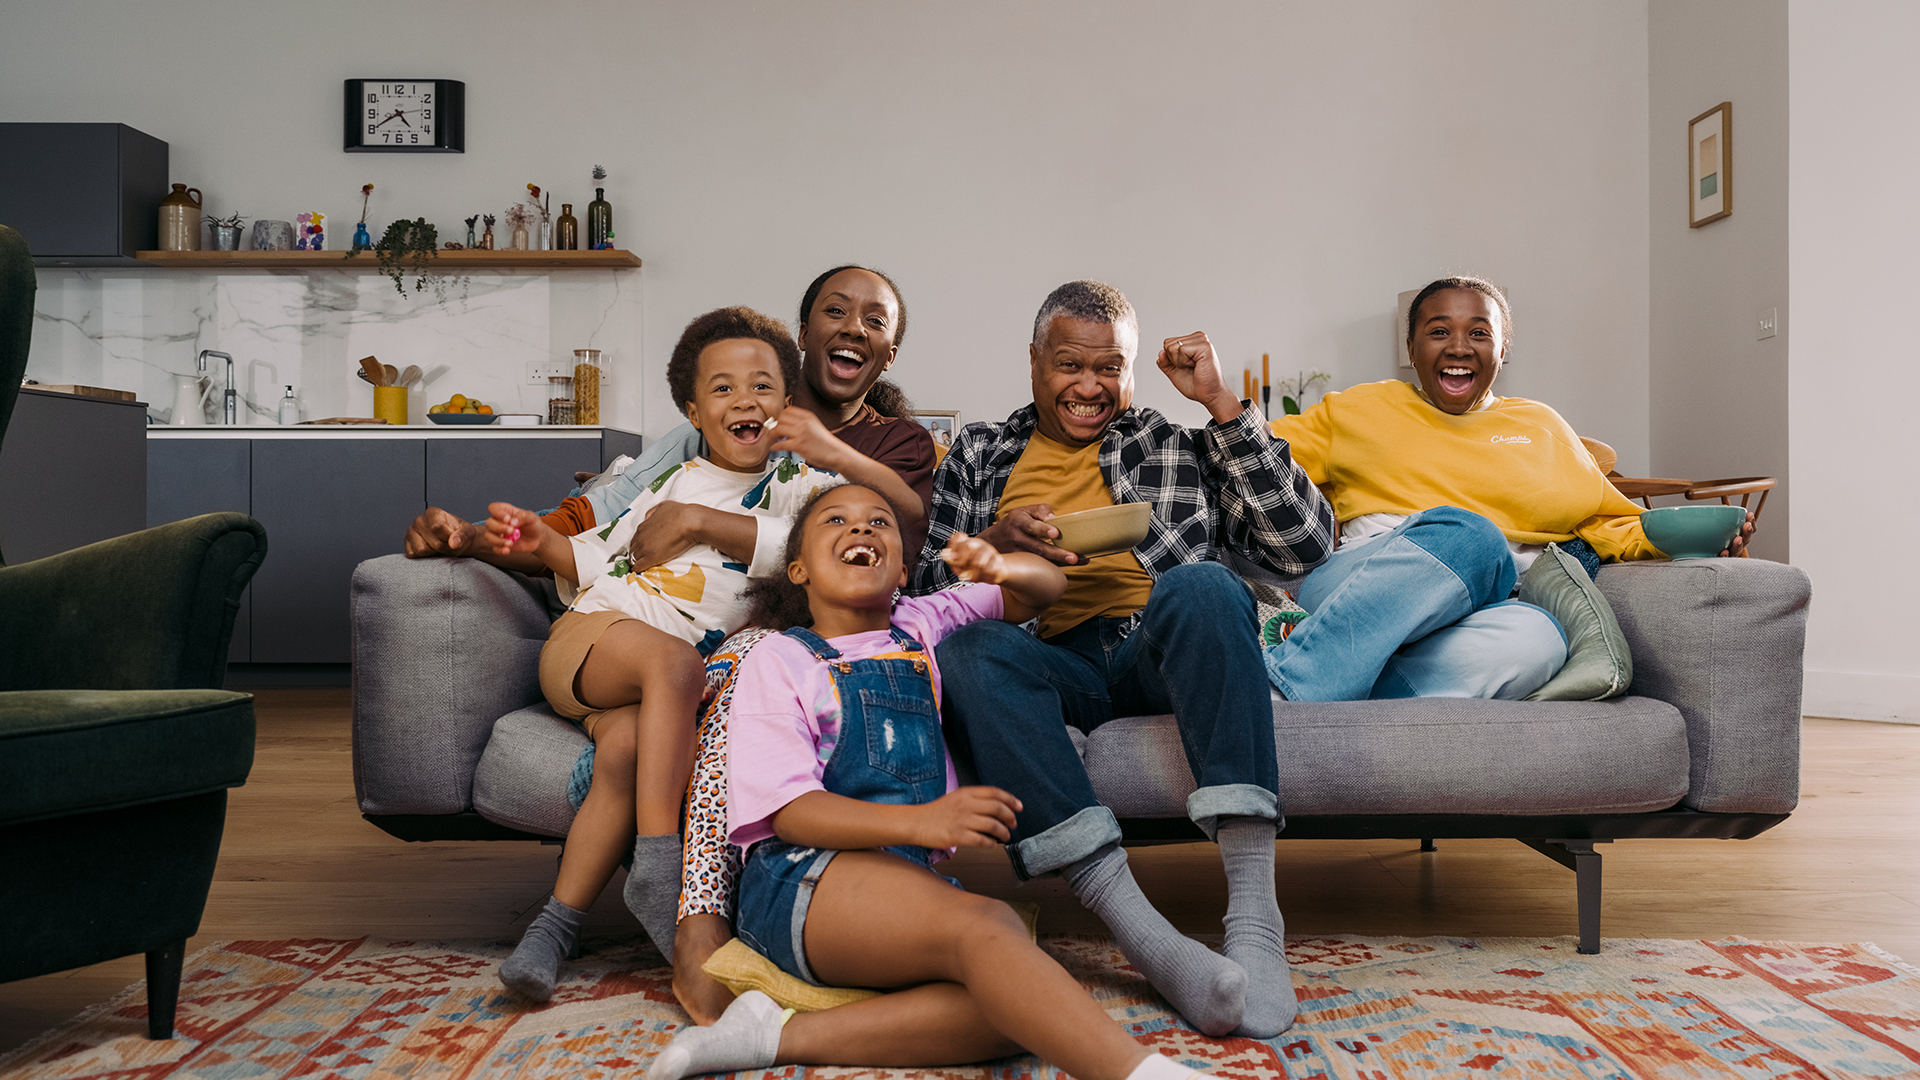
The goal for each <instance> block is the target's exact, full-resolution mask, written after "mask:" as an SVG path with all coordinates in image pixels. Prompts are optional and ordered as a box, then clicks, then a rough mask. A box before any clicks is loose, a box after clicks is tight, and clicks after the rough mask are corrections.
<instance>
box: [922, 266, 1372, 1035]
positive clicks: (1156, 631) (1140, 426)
mask: <svg viewBox="0 0 1920 1080" xmlns="http://www.w3.org/2000/svg"><path fill="white" fill-rule="evenodd" d="M1138 345H1139V326H1138V322H1137V320H1136V318H1135V316H1134V311H1133V306H1132V305H1131V304H1129V303H1128V302H1127V298H1126V297H1125V296H1123V295H1121V293H1120V291H1119V290H1117V289H1115V288H1113V287H1112V286H1109V285H1103V284H1101V283H1099V282H1093V281H1075V282H1069V283H1068V284H1066V285H1063V286H1061V287H1060V288H1058V289H1056V290H1054V292H1053V293H1052V295H1050V296H1048V297H1047V300H1046V302H1045V303H1044V304H1042V305H1041V308H1040V314H1039V317H1038V318H1037V319H1036V320H1035V321H1034V332H1033V343H1032V345H1031V346H1029V349H1028V351H1029V356H1030V360H1031V363H1032V375H1033V404H1031V405H1028V406H1024V407H1022V408H1021V409H1020V410H1018V411H1017V412H1015V413H1014V414H1013V415H1012V416H1010V417H1008V418H1007V420H1006V422H1005V423H1000V424H970V425H968V426H967V428H966V429H965V430H964V431H962V432H961V433H960V436H959V438H958V439H956V440H955V442H954V445H953V449H952V450H951V451H950V452H949V453H948V454H947V457H946V460H945V461H943V462H942V463H941V465H940V468H939V470H938V471H937V472H936V473H935V474H934V480H933V488H934V490H933V512H932V519H931V521H930V523H929V530H928V533H927V543H926V547H925V549H924V550H923V552H922V554H921V557H920V561H919V565H918V567H917V569H916V570H915V571H914V576H913V581H912V587H913V590H914V591H915V592H917V593H926V592H931V591H933V590H935V589H939V588H943V587H945V586H947V585H950V584H952V583H953V582H954V580H955V579H954V576H953V573H952V571H951V570H950V569H948V567H947V565H946V564H945V563H944V562H942V561H940V559H939V557H938V556H939V552H940V551H941V549H942V548H944V547H945V546H946V543H947V540H948V538H949V537H951V536H952V535H953V534H954V533H956V532H964V533H967V534H969V535H976V536H979V537H981V538H982V539H985V540H987V541H989V542H990V543H992V544H993V545H994V546H995V547H997V548H999V549H1000V550H1002V551H1031V552H1034V553H1037V554H1039V555H1041V556H1043V557H1045V558H1047V559H1050V560H1052V561H1053V562H1055V563H1057V564H1059V565H1061V566H1062V567H1064V568H1065V569H1066V573H1067V579H1068V585H1067V592H1066V595H1065V596H1063V597H1062V598H1061V601H1060V602H1059V603H1057V604H1055V605H1054V606H1053V607H1052V608H1050V609H1049V610H1048V611H1047V612H1046V613H1044V614H1043V615H1042V616H1041V618H1040V630H1039V634H1038V635H1037V636H1035V635H1029V634H1027V633H1025V632H1024V631H1022V630H1021V629H1019V628H1018V627H1013V626H1009V625H1007V624H1006V623H1002V622H998V621H983V622H976V623H972V624H969V625H968V626H965V627H963V628H961V629H960V630H959V631H957V632H956V633H954V634H953V635H951V636H950V637H948V638H947V639H946V640H945V641H943V642H942V643H941V644H940V645H939V647H938V649H937V650H936V654H937V658H938V660H939V663H940V670H941V672H942V676H943V678H944V680H945V689H944V692H943V697H944V701H945V717H946V730H947V737H948V741H949V742H950V743H951V744H952V746H953V748H954V752H955V754H956V755H957V756H959V757H960V758H961V760H963V761H970V762H971V764H972V766H973V769H974V771H975V773H976V774H977V775H978V776H979V778H980V781H981V782H982V783H985V784H991V785H993V786H996V787H1000V788H1004V789H1006V790H1008V791H1010V792H1012V793H1013V794H1014V796H1015V797H1016V798H1018V799H1019V800H1020V802H1021V808H1020V812H1019V814H1018V820H1017V823H1016V824H1015V825H1014V826H1013V828H1012V829H1011V830H1010V831H1008V834H1007V836H1006V839H1007V841H1008V843H1007V851H1008V854H1009V855H1010V856H1011V857H1012V860H1013V866H1014V869H1015V871H1016V872H1017V873H1018V874H1019V875H1020V876H1021V877H1022V878H1023V879H1024V878H1029V877H1033V876H1035V875H1039V874H1046V873H1053V872H1059V873H1061V874H1062V875H1063V876H1065V877H1066V879H1067V881H1068V882H1069V884H1070V885H1071V886H1072V888H1073V890H1074V894H1075V895H1076V896H1078V897H1079V898H1080V901H1081V902H1082V903H1083V904H1085V905H1086V906H1087V907H1088V908H1089V909H1090V910H1092V911H1093V912H1094V913H1095V914H1097V915H1099V916H1100V917H1101V919H1102V920H1104V921H1105V922H1106V924H1107V925H1108V927H1110V928H1111V929H1112V930H1113V932H1114V935H1115V937H1116V939H1117V940H1118V943H1119V945H1120V948H1121V949H1122V951H1124V952H1125V953H1126V955H1127V958H1128V959H1129V960H1130V961H1132V962H1133V964H1134V966H1135V967H1136V968H1138V969H1139V970H1140V971H1141V972H1142V973H1143V974H1145V975H1146V976H1147V978H1148V980H1149V981H1150V982H1152V983H1153V985H1154V987H1155V988H1156V989H1158V990H1159V991H1160V992H1161V994H1162V995H1164V996H1165V997H1166V998H1167V1000H1168V1001H1169V1002H1171V1003H1172V1004H1173V1006H1174V1007H1175V1008H1176V1009H1178V1010H1179V1011H1180V1013H1181V1014H1182V1015H1184V1016H1185V1017H1186V1018H1187V1019H1188V1020H1189V1021H1190V1022H1192V1023H1193V1025H1194V1026H1195V1027H1196V1028H1199V1029H1200V1030H1201V1031H1203V1032H1205V1033H1206V1034H1208V1035H1224V1034H1226V1033H1228V1032H1234V1033H1236V1034H1240V1035H1246V1036H1252V1037H1256V1038H1271V1037H1273V1036H1275V1035H1277V1034H1279V1033H1280V1032H1281V1031H1284V1030H1286V1028H1287V1027H1288V1026H1290V1025H1291V1024H1292V1023H1293V1017H1294V1011H1295V1003H1294V995H1293V985H1292V981H1291V978H1290V977H1289V975H1288V972H1287V967H1286V957H1285V952H1284V947H1283V941H1282V936H1283V927H1282V923H1281V917H1280V909H1279V905H1278V903H1277V902H1276V900H1275V896H1274V883H1273V841H1274V835H1275V832H1276V830H1277V828H1278V823H1279V821H1280V804H1279V794H1278V792H1277V790H1276V788H1277V785H1278V783H1279V769H1278V765H1277V763H1276V759H1275V753H1274V740H1273V712H1272V704H1271V699H1270V697H1269V696H1268V689H1267V687H1268V683H1267V678H1266V671H1265V668H1264V667H1263V666H1262V662H1261V656H1260V648H1259V641H1258V639H1257V636H1256V630H1255V618H1254V601H1253V597H1252V595H1251V593H1249V591H1248V589H1247V587H1246V585H1245V584H1244V583H1243V582H1242V581H1241V580H1240V578H1239V577H1238V576H1237V575H1235V574H1234V573H1233V572H1232V571H1231V570H1229V569H1227V568H1226V567H1225V566H1223V565H1222V564H1221V563H1220V562H1219V559H1220V557H1221V554H1222V552H1223V551H1233V552H1235V553H1237V554H1239V555H1241V556H1243V557H1245V558H1247V559H1250V560H1252V561H1253V562H1255V563H1258V564H1260V565H1262V566H1265V567H1267V568H1268V569H1270V570H1273V571H1275V572H1277V573H1280V574H1300V573H1304V572H1306V571H1307V570H1309V569H1312V568H1313V567H1314V566H1315V565H1317V564H1319V563H1320V562H1321V561H1322V560H1324V559H1325V558H1326V556H1327V554H1328V553H1329V552H1330V551H1331V550H1332V547H1333V530H1334V522H1333V511H1332V509H1331V508H1330V507H1329V506H1328V505H1327V502H1326V500H1325V499H1324V498H1322V497H1321V494H1320V492H1319V490H1318V489H1316V488H1315V487H1314V485H1313V483H1312V481H1310V480H1309V479H1308V478H1307V475H1306V473H1305V471H1304V470H1302V469H1300V468H1298V467H1296V466H1295V465H1294V464H1293V462H1292V460H1291V458H1290V457H1289V454H1288V450H1287V444H1286V442H1285V441H1283V440H1281V439H1277V438H1275V437H1273V435H1272V434H1271V432H1270V431H1269V430H1268V429H1267V425H1266V420H1265V418H1263V417H1262V416H1261V415H1260V412H1259V410H1258V409H1257V408H1256V407H1254V405H1253V403H1252V402H1249V401H1243V400H1241V399H1239V398H1238V397H1236V396H1235V395H1234V394H1233V393H1232V392H1231V391H1229V390H1228V389H1227V386H1226V382H1225V380H1224V379H1223V378H1222V376H1221V373H1220V364H1219V361H1218V360H1217V359H1216V358H1215V356H1214V354H1213V346H1212V344H1211V343H1210V342H1208V341H1207V337H1206V335H1205V334H1189V335H1186V336H1185V337H1179V338H1169V339H1167V341H1166V343H1165V346H1164V348H1162V349H1161V351H1160V354H1159V359H1158V363H1159V367H1160V370H1161V371H1163V372H1164V373H1165V374H1166V376H1167V378H1168V379H1169V380H1171V381H1172V383H1173V385H1174V387H1175V388H1176V389H1178V390H1179V391H1180V393H1181V394H1182V395H1183V396H1185V397H1186V398H1188V399H1189V400H1191V401H1195V402H1198V403H1200V404H1201V405H1204V406H1206V408H1207V411H1208V412H1209V413H1210V414H1212V417H1213V422H1212V423H1210V424H1208V425H1207V426H1206V427H1204V428H1200V429H1188V428H1183V427H1180V426H1179V425H1176V424H1173V423H1170V422H1169V421H1168V420H1167V419H1166V418H1165V417H1163V416H1161V415H1160V414H1159V413H1157V412H1154V411H1153V410H1151V409H1144V408H1134V407H1133V405H1132V400H1133V360H1134V355H1135V353H1136V352H1137V350H1138ZM1131 502H1145V503H1150V504H1152V506H1153V518H1152V523H1151V525H1150V527H1149V531H1148V534H1147V538H1146V539H1145V540H1144V541H1142V542H1141V543H1140V544H1138V545H1137V546H1135V547H1134V548H1133V549H1132V550H1131V551H1130V552H1120V553H1117V554H1112V555H1104V556H1098V557H1095V558H1085V557H1082V556H1079V555H1075V554H1072V553H1071V552H1068V551H1066V550H1065V549H1063V548H1060V547H1058V546H1056V545H1054V544H1053V542H1052V541H1053V540H1055V539H1056V538H1058V537H1059V535H1060V531H1059V530H1058V529H1057V528H1055V527H1053V526H1052V525H1049V524H1048V523H1047V519H1048V518H1051V517H1053V516H1055V515H1056V514H1064V513H1069V512H1077V511H1082V510H1088V509H1093V508H1096V507H1099V506H1105V505H1111V504H1118V503H1131ZM1169 712H1170V713H1172V714H1173V715H1174V717H1175V719H1176V720H1177V721H1178V722H1179V725H1180V732H1181V742H1182V745H1183V747H1184V748H1185V750H1186V753H1187V760H1188V763H1189V764H1190V765H1191V766H1192V768H1193V775H1194V776H1195V777H1196V778H1197V780H1198V782H1199V786H1198V790H1196V791H1195V792H1194V793H1193V795H1192V796H1191V797H1190V798H1189V799H1188V801H1187V812H1188V814H1189V816H1191V817H1192V818H1193V820H1194V822H1195V823H1197V824H1198V825H1199V826H1200V827H1201V828H1202V829H1203V830H1205V831H1206V833H1207V835H1208V836H1210V837H1213V838H1214V839H1215V841H1216V842H1217V843H1218V844H1219V846H1220V850H1221V857H1222V859H1223V860H1224V862H1225V864H1226V870H1227V887H1228V901H1227V914H1226V920H1225V922H1226V955H1225V956H1224V957H1222V956H1219V955H1217V954H1215V953H1213V952H1212V951H1210V950H1209V949H1207V948H1206V947H1205V946H1204V945H1201V944H1200V943H1199V942H1197V941H1194V940H1192V939H1190V938H1187V937H1185V936H1183V935H1181V934H1180V932H1179V931H1178V930H1176V929H1174V927H1173V926H1172V924H1171V923H1169V922H1167V920H1166V919H1165V918H1164V917H1162V916H1161V915H1160V913H1159V912H1157V911H1155V910H1154V908H1153V906H1152V905H1151V904H1150V903H1149V902H1148V901H1147V899H1146V897H1145V896H1144V895H1143V894H1142V893H1141V892H1140V889H1139V886H1138V885H1136V884H1135V882H1134V880H1133V875H1132V873H1131V871H1129V870H1128V869H1127V858H1126V852H1125V850H1124V849H1122V848H1121V847H1120V846H1119V840H1120V825H1119V822H1118V821H1117V820H1116V819H1115V817H1114V815H1113V812H1112V811H1111V810H1108V809H1107V808H1106V807H1104V806H1101V805H1100V803H1099V801H1098V800H1097V799H1095V798H1094V794H1093V787H1092V784H1091V783H1090V782H1089V780H1088V778H1087V773H1086V769H1085V767H1084V766H1083V765H1082V764H1081V762H1080V758H1079V755H1078V754H1077V753H1076V752H1075V751H1074V748H1073V742H1072V740H1071V739H1070V738H1069V736H1068V735H1067V730H1066V729H1067V726H1068V725H1072V726H1074V727H1077V728H1079V729H1080V730H1081V731H1091V730H1093V729H1094V728H1095V727H1098V726H1099V725H1101V724H1104V723H1106V722H1107V721H1109V720H1112V719H1114V718H1116V717H1120V716H1142V715H1153V714H1160V713H1169Z"/></svg>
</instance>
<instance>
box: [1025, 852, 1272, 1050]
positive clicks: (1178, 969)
mask: <svg viewBox="0 0 1920 1080" xmlns="http://www.w3.org/2000/svg"><path fill="white" fill-rule="evenodd" d="M1063 872H1064V873H1065V875H1066V878H1067V883H1068V884H1069V885H1071V886H1073V894H1074V895H1075V896H1077V897H1079V898H1080V902H1081V903H1082V904H1085V905H1086V906H1087V910H1089V911H1091V912H1093V913H1094V914H1095V915H1098V916H1100V918H1101V920H1102V921H1104V922H1105V923H1106V924H1107V927H1108V928H1109V929H1111V930H1112V931H1113V936H1114V939H1115V940H1116V942H1117V943H1118V944H1119V946H1120V951H1121V952H1123V953H1125V954H1126V955H1127V959H1128V960H1130V961H1132V962H1133V966H1135V967H1137V968H1139V969H1140V973H1141V974H1142V975H1145V976H1146V977H1147V981H1148V982H1150V983H1152V984H1153V988H1154V989H1155V990H1158V991H1160V995H1161V996H1162V997H1164V998H1166V999H1167V1001H1168V1003H1169V1004H1171V1005H1172V1006H1173V1007H1174V1009H1175V1010H1176V1011H1178V1012H1179V1013H1180V1015H1181V1016H1184V1017H1186V1018H1187V1022H1188V1023H1190V1024H1192V1025H1193V1026H1194V1027H1195V1028H1198V1029H1199V1030H1200V1032H1201V1033H1202V1034H1204V1035H1208V1036H1211V1037H1216V1038H1217V1037H1219V1036H1221V1035H1225V1034H1226V1033H1227V1032H1229V1031H1232V1030H1233V1029H1234V1028H1235V1027H1236V1026H1237V1025H1238V1024H1239V1023H1240V1017H1241V1012H1242V1010H1243V1008H1244V1007H1245V1003H1246V994H1247V973H1246V972H1245V971H1242V970H1241V969H1240V965H1239V964H1236V963H1234V962H1233V961H1232V960H1230V959H1228V958H1227V957H1224V956H1221V955H1219V954H1217V953H1215V952H1214V951H1213V950H1211V949H1209V948H1207V947H1206V946H1205V945H1202V944H1200V943H1199V942H1197V941H1195V940H1193V939H1192V938H1190V937H1187V936H1186V935H1184V934H1182V933H1180V931H1178V930H1176V929H1174V927H1173V924H1172V923H1170V922H1168V921H1167V920H1166V918H1165V917H1164V916H1162V915H1161V914H1160V913H1159V912H1158V911H1155V910H1154V908H1153V904H1152V903H1150V902H1149V901H1148V900H1147V897H1146V894H1145V893H1142V892H1141V891H1140V886H1139V884H1138V883H1137V882H1135V881H1134V880H1133V872H1132V871H1130V870H1128V869H1127V853H1126V850H1125V849H1124V848H1122V847H1120V846H1119V845H1118V844H1108V845H1107V846H1105V847H1103V848H1101V849H1100V850H1099V851H1096V852H1094V853H1093V854H1091V855H1089V856H1087V857H1086V858H1084V859H1081V860H1080V861H1079V862H1076V863H1074V864H1072V865H1070V866H1068V867H1066V869H1065V870H1064V871H1063Z"/></svg>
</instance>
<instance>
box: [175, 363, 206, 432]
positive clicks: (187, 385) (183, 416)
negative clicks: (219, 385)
mask: <svg viewBox="0 0 1920 1080" xmlns="http://www.w3.org/2000/svg"><path fill="white" fill-rule="evenodd" d="M212 393H213V381H212V380H211V379H209V380H207V381H206V383H205V384H204V385H203V384H202V383H201V379H200V376H198V375H175V376H174V377H173V419H172V420H171V421H170V423H171V424H172V426H174V427H189V426H191V427H201V426H204V425H205V424H206V422H207V397H208V396H209V395H211V394H212Z"/></svg>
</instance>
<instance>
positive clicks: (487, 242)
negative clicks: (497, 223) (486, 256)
mask: <svg viewBox="0 0 1920 1080" xmlns="http://www.w3.org/2000/svg"><path fill="white" fill-rule="evenodd" d="M480 250H481V251H492V250H493V226H491V225H489V226H487V231H486V232H484V233H482V234H480Z"/></svg>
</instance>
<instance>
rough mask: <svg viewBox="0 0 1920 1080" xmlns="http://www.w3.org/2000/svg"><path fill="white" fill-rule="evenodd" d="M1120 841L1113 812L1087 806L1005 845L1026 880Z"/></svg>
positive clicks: (1117, 822) (1047, 872)
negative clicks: (1037, 833) (1052, 824)
mask: <svg viewBox="0 0 1920 1080" xmlns="http://www.w3.org/2000/svg"><path fill="white" fill-rule="evenodd" d="M1267 798H1268V799H1269V800H1272V799H1273V796H1272V795H1268V796H1267ZM1119 840H1120V819H1118V818H1116V817H1114V816H1113V811H1111V810H1109V809H1107V808H1106V807H1104V806H1089V807H1087V808H1086V809H1085V810H1082V811H1080V812H1079V813H1076V814H1074V815H1073V816H1072V817H1070V818H1068V819H1067V820H1065V821H1063V822H1061V823H1060V824H1058V825H1055V826H1054V827H1053V828H1051V829H1048V830H1047V831H1046V832H1043V833H1041V834H1039V835H1038V836H1029V837H1027V838H1026V839H1025V840H1021V841H1019V842H1018V843H1013V844H1008V845H1007V856H1008V858H1010V859H1012V860H1013V872H1014V873H1015V874H1018V875H1019V876H1020V880H1022V881H1026V880H1028V879H1029V878H1036V877H1039V876H1040V875H1041V874H1050V873H1052V872H1053V871H1055V870H1058V869H1060V868H1061V867H1063V866H1067V865H1070V864H1072V863H1076V862H1079V861H1080V860H1081V859H1084V858H1086V857H1087V856H1089V855H1091V854H1093V853H1094V852H1096V851H1098V850H1100V849H1101V848H1102V847H1105V846H1106V845H1108V844H1113V843H1118V842H1119Z"/></svg>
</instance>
